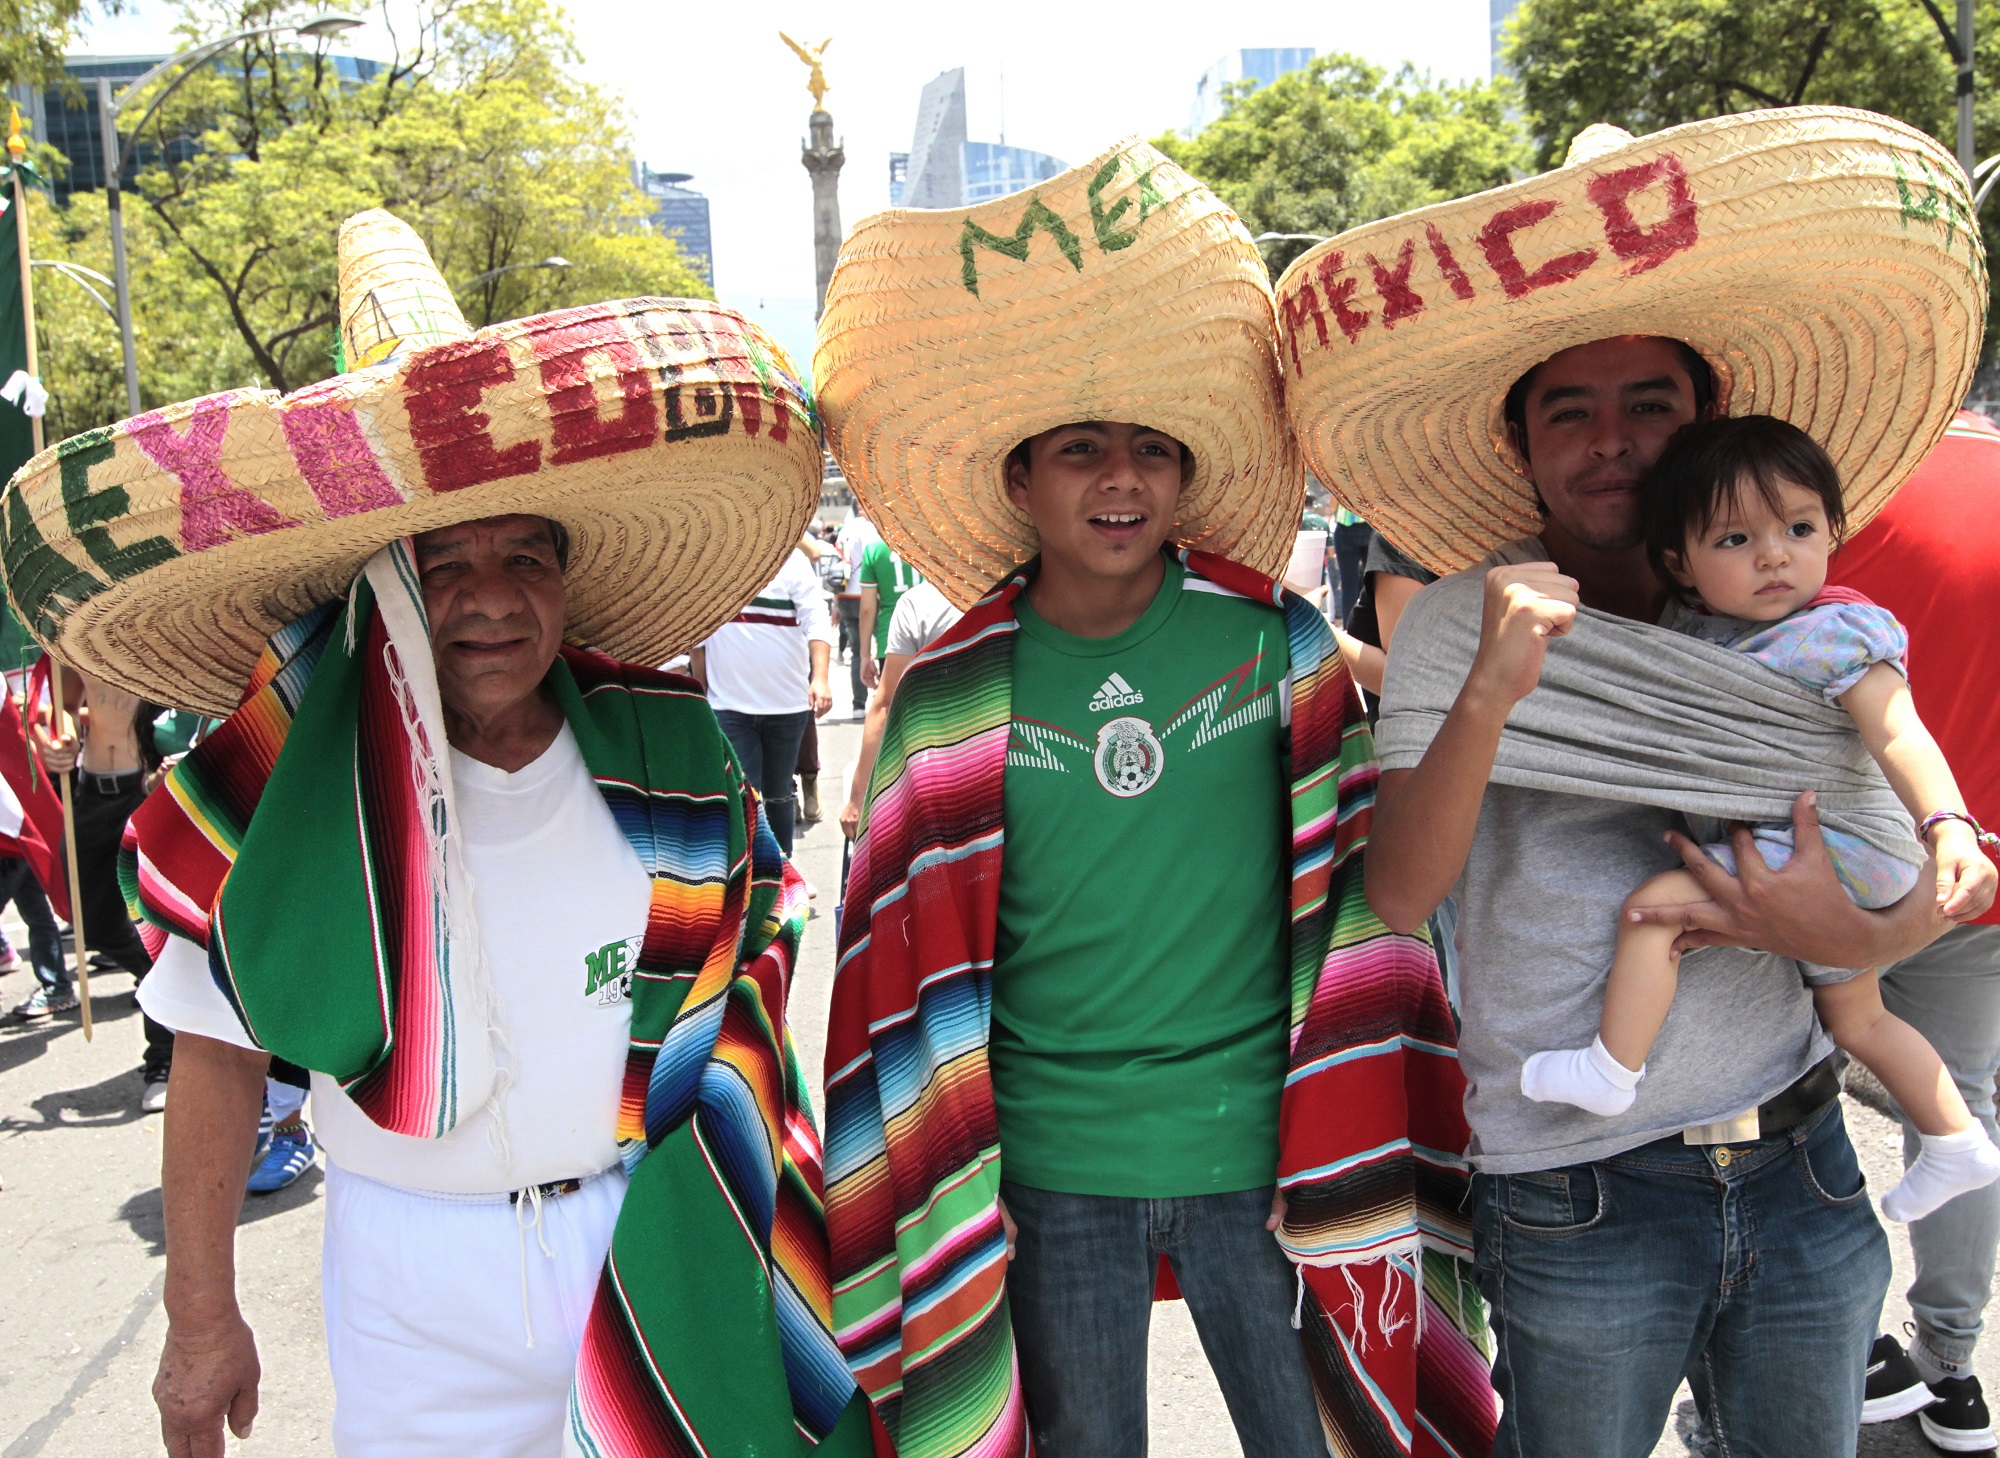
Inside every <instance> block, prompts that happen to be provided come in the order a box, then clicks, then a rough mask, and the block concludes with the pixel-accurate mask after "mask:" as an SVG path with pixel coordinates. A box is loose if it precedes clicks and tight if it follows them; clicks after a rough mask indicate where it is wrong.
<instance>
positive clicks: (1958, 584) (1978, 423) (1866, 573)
mask: <svg viewBox="0 0 2000 1458" xmlns="http://www.w3.org/2000/svg"><path fill="white" fill-rule="evenodd" d="M1829 580H1830V581H1832V582H1834V583H1837V584H1838V585H1839V586H1842V587H1849V588H1854V589H1856V590H1858V591H1860V592H1863V593H1866V594H1867V595H1868V596H1869V597H1871V598H1873V599H1874V600H1875V601H1876V602H1879V603H1880V604H1881V605H1882V606H1883V607H1885V608H1887V609H1889V611H1890V612H1892V613H1894V614H1895V615H1896V617H1897V619H1898V621H1900V622H1901V623H1902V625H1903V626H1904V628H1906V629H1907V630H1908V631H1909V634H1910V645H1911V657H1912V659H1920V660H1921V662H1922V664H1923V668H1922V670H1921V671H1920V672H1918V673H1916V674H1915V675H1914V676H1913V677H1912V679H1911V681H1910V695H1911V697H1912V698H1914V699H1915V700H1916V705H1917V712H1918V713H1919V714H1920V715H1922V716H1923V721H1924V724H1925V726H1926V727H1928V728H1929V729H1930V731H1931V734H1932V735H1933V736H1934V737H1935V738H1936V739H1937V742H1938V745H1939V747H1940V748H1942V749H1943V750H1944V757H1945V758H1946V759H1947V760H1948V761H1949V762H1950V764H1951V769H1952V773H1953V774H1954V775H1956V776H1957V778H1958V787H1959V789H1960V790H1961V791H1963V792H1964V795H1965V803H1966V806H1967V808H1968V809H1970V810H1971V811H1972V814H1973V816H1974V818H1976V819H1977V820H1978V821H1979V822H1980V823H1981V824H1982V825H1985V826H1988V827H2000V713H1996V709H1995V704H1994V685H1995V684H1996V683H2000V634H1996V633H1995V632H1994V628H1993V616H1994V610H1995V607H1996V605H2000V430H1996V429H1995V428H1994V427H1993V426H1992V425H1991V424H1990V423H1989V422H1988V421H1987V420H1986V419H1985V418H1984V417H1983V416H1978V415H1974V414H1973V413H1971V412H1970V411H1967V410H1961V411H1959V413H1958V417H1957V418H1956V419H1955V420H1953V421H1952V424H1951V429H1950V431H1949V432H1948V433H1947V434H1946V435H1945V438H1944V439H1943V440H1942V441H1940V442H1938V445H1937V449H1935V450H1933V451H1932V452H1931V453H1930V454H1929V455H1928V456H1926V457H1925V458H1924V462H1923V464H1922V465H1921V466H1919V467H1918V468H1917V472H1916V474H1915V475H1914V476H1912V477H1911V478H1910V479H1909V481H1908V482H1907V483H1906V484H1905V485H1904V486H1903V488H1902V490H1900V491H1898V492H1897V493H1896V494H1895V496H1893V497H1892V498H1890V501H1889V504H1888V506H1886V507H1885V508H1883V511H1882V514H1881V515H1880V516H1878V517H1876V518H1875V520H1874V521H1872V522H1870V523H1869V524H1868V525H1867V526H1866V527H1865V528H1863V530H1862V531H1861V532H1860V533H1859V534H1857V535H1856V536H1855V538H1854V539H1853V540H1852V541H1851V542H1849V543H1848V544H1847V545H1846V546H1844V547H1842V548H1841V549H1840V551H1839V552H1838V553H1837V554H1836V555H1835V556H1834V559H1833V570H1832V573H1831V574H1830V579H1829ZM1979 920H1980V921H1981V922H1983V923H1985V924H1987V925H1989V926H1991V925H2000V902H1995V903H1994V906H1993V907H1992V909H1991V910H1989V911H1988V912H1987V913H1986V915H1984V916H1982V917H1980V918H1979Z"/></svg>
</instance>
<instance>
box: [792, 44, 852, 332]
mask: <svg viewBox="0 0 2000 1458" xmlns="http://www.w3.org/2000/svg"><path fill="white" fill-rule="evenodd" d="M778 38H779V39H780V40H782V41H784V43H785V44H786V45H788V46H790V47H791V48H792V54H794V55H796V56H797V57H798V58H799V59H800V60H801V61H804V62H805V63H806V64H807V65H808V66H810V67H812V74H811V75H810V76H809V77H807V78H806V90H808V91H810V92H811V93H812V99H813V110H812V115H811V116H810V117H808V118H807V119H806V128H807V137H808V139H807V141H806V142H805V144H804V145H803V146H802V147H801V148H800V151H799V161H800V162H802V163H803V164H804V165H805V169H806V171H807V172H809V173H811V174H812V188H813V273H814V275H815V278H814V291H813V318H815V319H817V318H819V316H820V314H821V312H822V311H823V310H824V309H825V308H826V285H827V280H828V279H830V278H832V277H833V265H834V262H835V261H836V260H837V259H838V258H839V257H840V164H841V163H842V162H845V161H846V160H847V154H846V153H845V152H844V151H842V150H841V146H840V143H838V142H836V141H835V140H834V139H833V117H832V116H831V115H830V114H829V113H828V112H827V109H826V104H825V102H826V91H827V86H826V71H825V70H824V69H823V67H822V65H821V61H822V58H823V57H824V56H825V55H826V48H827V47H828V46H829V45H831V44H833V41H832V38H831V37H829V38H827V39H826V40H823V41H821V42H820V43H819V44H818V45H816V46H802V45H800V44H799V43H798V42H797V41H795V40H793V39H792V38H791V37H790V36H788V35H786V34H785V33H784V32H783V31H779V32H778Z"/></svg>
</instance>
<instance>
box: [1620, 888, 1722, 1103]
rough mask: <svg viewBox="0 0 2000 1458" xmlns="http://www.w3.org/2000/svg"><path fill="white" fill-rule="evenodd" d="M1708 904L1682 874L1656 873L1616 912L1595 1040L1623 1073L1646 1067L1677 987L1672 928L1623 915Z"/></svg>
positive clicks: (1678, 965) (1678, 959) (1675, 934)
mask: <svg viewBox="0 0 2000 1458" xmlns="http://www.w3.org/2000/svg"><path fill="white" fill-rule="evenodd" d="M1706 900H1708V893H1707V892H1706V891H1704V890H1702V888H1701V882H1699V881H1697V880H1695V878H1694V877H1693V876H1691V875H1689V874H1688V873H1687V872H1686V871H1662V872H1661V873H1660V874H1659V875H1657V876H1654V877H1653V878H1652V879H1651V880H1649V881H1647V882H1645V883H1644V884H1643V885H1641V886H1640V887H1639V889H1638V890H1637V891H1634V892H1633V893H1632V894H1631V895H1630V896H1628V897H1626V898H1625V904H1624V905H1623V906H1621V907H1620V908H1619V909H1618V950H1617V952H1616V953H1615V954H1613V956H1612V958H1611V976H1610V978H1609V979H1608V980H1607V981H1606V982H1605V984H1604V1013H1603V1016H1602V1018H1601V1019H1600V1021H1599V1023H1598V1036H1599V1037H1600V1038H1602V1039H1603V1041H1604V1048H1605V1051H1606V1052H1608V1053H1609V1054H1610V1055H1611V1056H1612V1057H1613V1058H1616V1059H1617V1060H1618V1061H1619V1062H1620V1063H1622V1064H1624V1065H1625V1066H1626V1067H1627V1068H1629V1069H1631V1070H1633V1071H1634V1072H1638V1071H1640V1070H1641V1069H1643V1068H1644V1067H1645V1066H1646V1055H1647V1054H1649V1053H1651V1052H1652V1051H1653V1040H1654V1039H1655V1038H1657V1037H1659V1036H1660V1027H1661V1025H1662V1024H1664V1023H1665V1022H1666V1020H1667V1009H1668V1008H1670V1007H1672V1006H1673V1002H1674V993H1675V991H1676V990H1677V989H1678V988H1679V987H1680V958H1679V957H1677V956H1676V955H1674V938H1675V937H1676V936H1678V935H1679V933H1678V932H1677V931H1675V930H1674V929H1673V928H1672V927H1664V926H1635V925H1634V924H1633V923H1632V922H1630V921H1627V920H1626V913H1627V912H1630V911H1633V910H1635V909H1637V908H1638V907H1641V906H1686V905H1688V904H1689V903H1691V902H1696V901H1706Z"/></svg>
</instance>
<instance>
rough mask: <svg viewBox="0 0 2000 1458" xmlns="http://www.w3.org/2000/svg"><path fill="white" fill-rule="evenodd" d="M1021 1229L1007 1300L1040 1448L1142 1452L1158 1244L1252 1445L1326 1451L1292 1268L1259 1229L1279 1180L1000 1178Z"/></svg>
mask: <svg viewBox="0 0 2000 1458" xmlns="http://www.w3.org/2000/svg"><path fill="white" fill-rule="evenodd" d="M1000 1197H1001V1199H1003V1200H1005V1201H1006V1203H1007V1213H1008V1214H1009V1215H1011V1216H1012V1217H1013V1219H1014V1223H1015V1225H1017V1226H1018V1227H1019V1228H1020V1238H1019V1240H1018V1241H1017V1242H1016V1244H1015V1250H1014V1260H1013V1263H1012V1264H1011V1265H1010V1266H1009V1267H1008V1268H1007V1305H1008V1309H1009V1312H1010V1314H1011V1316H1012V1319H1013V1325H1014V1345H1015V1348H1016V1350H1017V1352H1018V1354H1019V1358H1020V1364H1021V1389H1022V1392H1023V1394H1024V1395H1025V1396H1026V1398H1027V1404H1028V1422H1029V1425H1030V1426H1031V1427H1032V1428H1033V1430H1034V1436H1035V1451H1036V1452H1037V1453H1038V1454H1039V1455H1040V1458H1142V1455H1143V1454H1144V1453H1145V1451H1146V1331H1147V1327H1148V1325H1149V1323H1150V1322H1151V1321H1152V1308H1153V1282H1154V1277H1155V1275H1156V1273H1157V1271H1158V1267H1159V1261H1160V1257H1161V1256H1165V1257H1166V1258H1167V1260H1168V1262H1169V1263H1170V1264H1171V1265H1172V1267H1173V1272H1174V1279H1175V1281H1177V1282H1178V1283H1179V1284H1180V1288H1181V1294H1182V1295H1183V1296H1185V1297H1186V1298H1187V1303H1188V1310H1189V1312H1190V1313H1191V1314H1192V1315H1193V1317H1194V1325H1195V1330H1196V1332H1197V1333H1199V1334H1200V1336H1201V1347H1202V1350H1203V1351H1204V1352H1206V1353H1207V1354H1208V1364H1209V1366H1210V1367H1212V1368H1214V1370H1215V1378H1216V1382H1217V1383H1218V1384H1219V1385H1220V1386H1221V1388H1222V1396H1223V1400H1224V1401H1225V1402H1227V1403H1228V1404H1229V1416H1230V1418H1231V1420H1232V1421H1233V1422H1234V1423H1235V1424H1236V1436H1237V1438H1238V1440H1239V1441H1240V1442H1241V1443H1242V1445H1243V1452H1244V1453H1245V1454H1246V1455H1247V1458H1315V1455H1321V1454H1324V1453H1325V1452H1326V1438H1325V1436H1324V1435H1323V1434H1322V1432H1321V1430H1320V1424H1319V1409H1318V1407H1317V1405H1316V1404H1315V1401H1314V1398H1313V1389H1312V1378H1311V1376H1310V1374H1309V1373H1308V1372H1307V1369H1306V1354H1305V1346H1304V1343H1303V1342H1302V1341H1301V1340H1300V1338H1299V1334H1298V1333H1297V1332H1296V1331H1294V1330H1292V1302H1293V1300H1294V1298H1295V1296H1296V1294H1297V1290H1298V1287H1297V1277H1296V1276H1295V1275H1294V1273H1293V1270H1292V1263H1291V1262H1290V1261H1288V1260H1287V1259H1285V1255H1284V1252H1283V1251H1281V1250H1279V1249H1278V1242H1277V1241H1276V1239H1274V1238H1273V1237H1272V1235H1271V1234H1270V1232H1269V1231H1267V1230H1265V1229H1264V1220H1265V1218H1266V1217H1267V1216H1268V1215H1269V1214H1270V1213H1271V1191H1270V1190H1269V1189H1268V1188H1267V1189H1260V1190H1240V1191H1237V1192H1235V1193H1233V1194H1226V1195H1186V1196H1181V1197H1179V1198H1176V1199H1163V1200H1147V1199H1139V1198H1125V1197H1120V1196H1115V1195H1066V1194H1059V1193H1057V1192H1055V1191H1053V1190H1038V1189H1032V1188H1030V1187H1029V1186H1027V1185H1017V1184H1013V1183H1011V1182H1003V1183H1002V1184H1001V1186H1000Z"/></svg>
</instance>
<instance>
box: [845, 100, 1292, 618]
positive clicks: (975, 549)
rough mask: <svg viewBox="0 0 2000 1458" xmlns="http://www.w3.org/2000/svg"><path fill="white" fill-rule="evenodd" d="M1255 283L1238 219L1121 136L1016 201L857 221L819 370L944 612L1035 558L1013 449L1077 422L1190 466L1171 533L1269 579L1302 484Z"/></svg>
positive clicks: (870, 498)
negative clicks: (1110, 425)
mask: <svg viewBox="0 0 2000 1458" xmlns="http://www.w3.org/2000/svg"><path fill="white" fill-rule="evenodd" d="M1276 340H1277V331H1276V319H1275V313H1274V308H1273V301H1272V295H1271V289H1270V282H1269V277H1268V275H1267V274H1266V273H1265V271H1264V265H1263V262H1262V260H1261V259H1260V258H1259V256H1258V253H1257V247H1256V244H1254V243H1253V242H1252V241H1251V240H1250V236H1249V234H1248V233H1247V232H1246V231H1245V230H1244V228H1243V225H1242V223H1241V222H1239V221H1238V220H1237V218H1236V215H1235V214H1234V213H1232V212H1231V211H1230V210H1229V209H1228V208H1227V207H1226V206H1225V205H1224V204H1223V203H1222V202H1221V200H1220V199H1218V198H1217V197H1216V196H1215V195H1214V194H1213V193H1211V192H1210V191H1209V190H1208V189H1207V188H1205V187H1202V186H1201V185H1200V184H1199V183H1197V182H1195V180H1194V179H1193V178H1191V177H1189V176H1188V175H1187V174H1186V173H1185V172H1183V171H1182V170H1181V169H1180V168H1178V167H1176V166H1175V165H1174V164H1173V163H1172V162H1170V161H1168V160H1167V159H1166V157H1164V156H1163V155H1161V154H1160V153H1159V152H1157V151H1155V150H1154V149H1153V148H1151V147H1149V146H1147V145H1146V144H1145V143H1143V142H1140V141H1138V140H1137V139H1128V140H1126V141H1124V142H1120V143H1119V144H1118V145H1117V146H1115V147H1113V148H1111V149H1110V150H1108V151H1106V152H1105V153H1103V154H1102V155H1100V156H1098V157H1095V158H1093V159H1092V160H1091V161H1089V162H1086V163H1084V164H1083V165H1082V166H1080V167H1075V168H1072V169H1070V170H1069V171H1068V172H1065V173H1063V174H1061V175H1059V176H1057V177H1055V178H1052V179H1051V180H1049V181H1048V182H1045V183H1042V184H1039V185H1038V186H1036V187H1035V188H1033V189H1032V190H1030V191H1027V192H1022V193H1016V194H1014V195H1012V196H1010V197H1006V198H1001V199H999V200H998V201H995V202H990V203H983V204H980V205H978V206H975V207H969V208H946V209H940V210H936V211H930V210H913V209H899V210H892V211H889V212H885V213H878V214H876V215H875V216H873V217H871V218H867V219H864V220H863V221H862V222H861V223H860V224H859V225H858V226H857V227H856V228H855V230H854V232H853V233H852V234H851V235H850V236H849V237H848V239H847V242H846V243H845V245H843V247H842V249H841V254H840V263H839V266H838V267H837V268H836V269H835V271H834V275H833V279H832V282H831V283H830V284H829V286H828V289H827V299H826V311H825V313H824V315H823V316H822V318H821V320H820V329H819V342H818V347H817V349H816V351H815V354H814V378H815V380H816V382H817V384H818V386H819V404H820V411H821V414H822V416H823V417H824V419H825V421H826V427H827V442H828V446H829V448H830V449H831V450H832V451H833V454H834V456H835V458H836V459H837V460H838V461H839V462H840V464H841V468H842V470H843V471H845V472H846V475H847V479H848V482H849V483H850V484H851V485H852V486H853V488H854V491H855V494H856V495H857V496H858V497H859V498H860V500H861V503H862V505H863V507H864V508H865V509H866V511H867V513H868V516H869V519H870V520H871V521H873V522H874V523H875V524H876V526H877V527H878V528H879V529H880V530H881V532H882V535H883V536H884V537H885V538H886V539H887V540H888V542H889V543H890V545H891V546H893V547H894V548H895V549H896V550H897V551H898V552H900V553H901V554H902V555H903V556H904V557H905V558H906V559H908V560H909V561H910V562H911V563H912V564H914V565H915V566H916V567H917V569H918V570H919V571H920V572H922V573H923V574H924V575H925V576H926V577H928V578H929V579H930V580H931V581H933V582H934V583H936V584H937V586H938V588H939V589H940V590H941V591H942V592H943V593H944V594H945V596H946V597H948V598H950V599H951V600H952V601H953V602H954V603H956V604H958V605H959V606H961V607H964V606H969V605H970V604H971V603H972V602H973V601H974V600H976V599H977V598H978V597H979V596H980V595H981V594H982V593H984V592H985V591H986V590H987V589H988V588H989V587H991V586H992V585H993V583H994V582H995V581H996V580H997V579H998V578H1000V577H1001V576H1003V575H1004V574H1005V573H1007V572H1008V571H1010V570H1012V569H1013V568H1014V567H1015V566H1017V565H1019V564H1020V563H1022V562H1024V561H1026V560H1027V559H1028V558H1029V557H1031V556H1033V555H1034V554H1035V552H1036V551H1037V550H1039V542H1038V539H1037V537H1036V535H1035V529H1034V525H1033V523H1032V522H1031V521H1030V520H1029V519H1028V516H1027V514H1026V513H1025V512H1023V511H1021V510H1020V508H1018V507H1017V506H1015V505H1014V503H1013V502H1012V501H1011V500H1010V499H1009V498H1008V495H1007V490H1006V459H1007V455H1008V453H1009V452H1010V451H1011V450H1012V449H1013V448H1014V447H1015V445H1017V444H1018V443H1019V442H1021V441H1023V440H1025V439H1027V438H1028V437H1030V436H1033V435H1037V434H1039V433H1040V432H1042V431H1044V430H1049V429H1053V428H1054V427H1056V426H1059V425H1064V424H1068V423H1070V422H1072V421H1077V420H1124V421H1132V422H1135V423H1137V424H1141V425H1145V426H1149V427H1151V428H1153V429H1156V430H1162V431H1165V432H1167V433H1168V434H1170V435H1172V436H1174V437H1175V438H1176V439H1178V440H1180V441H1181V442H1182V443H1183V444H1184V445H1186V446H1187V447H1188V448H1189V450H1190V452H1191V454H1192V455H1193V457H1194V463H1195V464H1194V471H1193V475H1192V478H1191V479H1190V480H1189V482H1188V483H1187V485H1186V487H1185V488H1184V490H1183V491H1182V494H1181V500H1180V510H1179V516H1178V519H1177V521H1176V523H1175V528H1174V538H1175V540H1177V541H1180V542H1182V543H1184V544H1186V545H1189V546H1197V547H1201V548H1203V549H1205V550H1208V551H1212V552H1218V553H1220V554H1221V555H1223V556H1226V557H1231V558H1233V559H1235V560H1237V561H1239V562H1243V563H1245V564H1247V565H1249V566H1252V567H1255V568H1257V569H1258V570H1260V571H1263V572H1266V573H1272V574H1275V573H1276V572H1278V571H1280V570H1281V569H1282V568H1283V566H1284V563H1285V560H1286V555H1287V553H1288V552H1289V551H1290V549H1291V544H1292V537H1293V533H1294V532H1295V531H1296V530H1297V527H1298V520H1299V511H1300V504H1301V502H1302V501H1303V499H1304V492H1305V478H1304V473H1303V470H1302V468H1301V465H1300V462H1299V458H1298V454H1297V450H1296V448H1295V446H1294V445H1293V443H1292V440H1291V433H1290V430H1289V429H1288V428H1287V426H1286V424H1285V420H1284V415H1283V399H1282V384H1281V381H1280V378H1279V368H1278V359H1277V349H1276Z"/></svg>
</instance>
